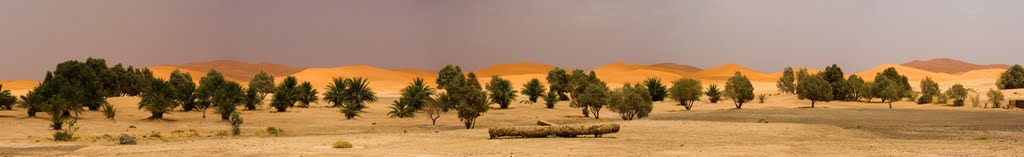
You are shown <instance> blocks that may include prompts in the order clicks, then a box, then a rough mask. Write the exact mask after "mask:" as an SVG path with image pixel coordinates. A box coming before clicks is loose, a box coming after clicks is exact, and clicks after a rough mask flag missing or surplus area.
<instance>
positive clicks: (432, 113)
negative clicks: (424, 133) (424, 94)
mask: <svg viewBox="0 0 1024 157" xmlns="http://www.w3.org/2000/svg"><path fill="white" fill-rule="evenodd" d="M437 97H438V98H437V99H433V98H432V99H430V102H428V103H427V104H424V105H423V108H421V109H422V110H423V112H426V113H427V118H430V125H437V119H438V118H441V112H444V108H445V105H444V103H442V102H441V101H442V99H441V98H445V100H444V101H447V100H448V98H446V97H448V93H441V94H437Z"/></svg>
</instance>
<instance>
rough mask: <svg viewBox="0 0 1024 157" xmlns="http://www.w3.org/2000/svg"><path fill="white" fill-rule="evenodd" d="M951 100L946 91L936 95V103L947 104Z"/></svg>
mask: <svg viewBox="0 0 1024 157" xmlns="http://www.w3.org/2000/svg"><path fill="white" fill-rule="evenodd" d="M948 102H949V96H946V93H939V96H937V97H935V103H936V104H946V103H948Z"/></svg>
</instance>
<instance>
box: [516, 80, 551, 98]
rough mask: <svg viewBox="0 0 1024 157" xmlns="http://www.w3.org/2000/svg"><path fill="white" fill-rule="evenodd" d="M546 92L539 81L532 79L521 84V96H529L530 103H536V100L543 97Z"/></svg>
mask: <svg viewBox="0 0 1024 157" xmlns="http://www.w3.org/2000/svg"><path fill="white" fill-rule="evenodd" d="M546 90H548V89H547V88H545V87H544V85H543V84H541V83H540V79H537V78H534V79H530V81H529V82H526V84H523V91H522V94H523V95H526V96H529V100H530V103H537V98H539V97H541V96H544V91H546Z"/></svg>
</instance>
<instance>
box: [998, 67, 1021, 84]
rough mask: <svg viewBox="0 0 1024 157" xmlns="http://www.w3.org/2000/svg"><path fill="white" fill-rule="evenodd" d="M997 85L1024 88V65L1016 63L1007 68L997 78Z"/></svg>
mask: <svg viewBox="0 0 1024 157" xmlns="http://www.w3.org/2000/svg"><path fill="white" fill-rule="evenodd" d="M996 87H999V89H1017V88H1024V67H1021V66H1020V64H1014V65H1013V66H1012V67H1010V69H1006V71H1005V72H1003V73H1002V74H1001V75H999V79H998V80H996Z"/></svg>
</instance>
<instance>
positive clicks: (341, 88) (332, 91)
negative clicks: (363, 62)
mask: <svg viewBox="0 0 1024 157" xmlns="http://www.w3.org/2000/svg"><path fill="white" fill-rule="evenodd" d="M345 80H347V79H345V78H334V81H333V82H331V84H330V85H327V88H326V89H324V91H327V93H324V101H326V102H327V103H333V104H334V105H333V106H331V107H341V105H342V104H344V103H345V98H346V97H345V96H344V95H345V91H346V90H348V88H346V87H345Z"/></svg>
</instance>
